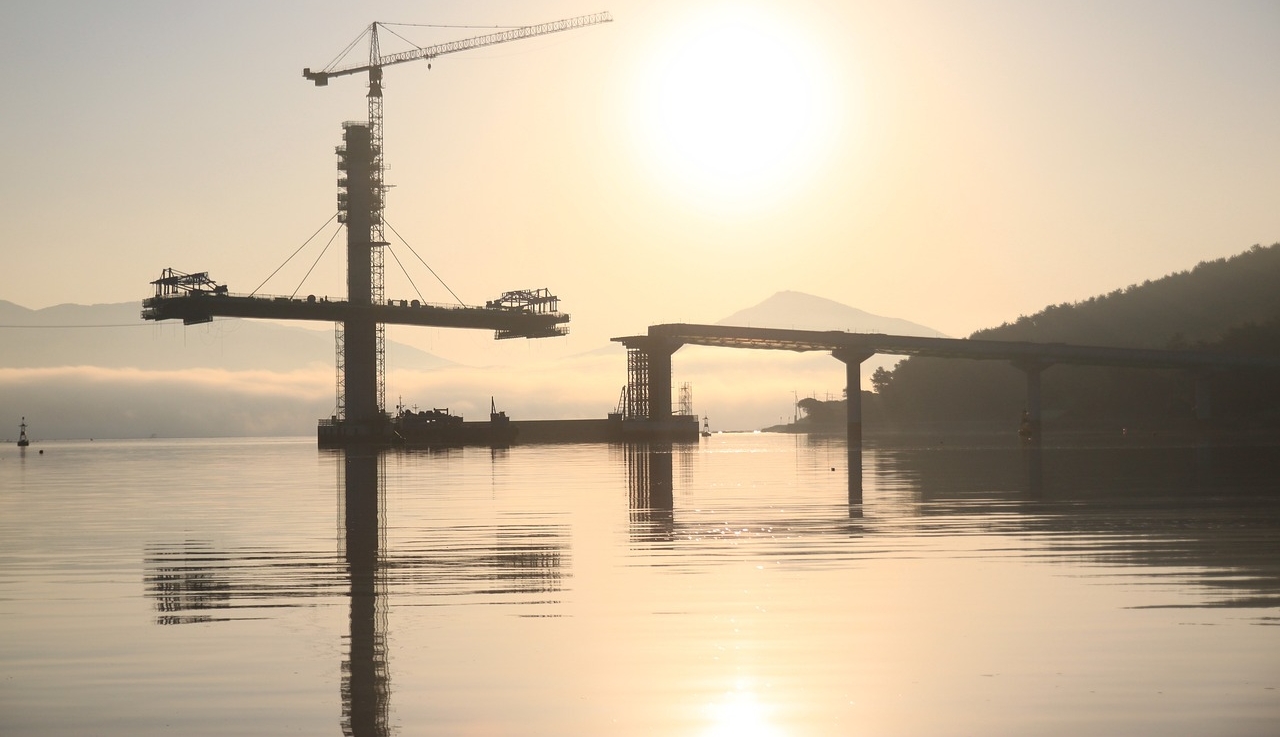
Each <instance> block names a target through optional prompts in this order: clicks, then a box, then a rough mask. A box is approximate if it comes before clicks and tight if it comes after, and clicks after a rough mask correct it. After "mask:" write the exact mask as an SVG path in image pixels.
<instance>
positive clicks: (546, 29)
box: [302, 11, 613, 87]
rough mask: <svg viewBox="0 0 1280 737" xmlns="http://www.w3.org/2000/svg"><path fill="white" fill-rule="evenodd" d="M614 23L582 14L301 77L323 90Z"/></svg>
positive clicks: (603, 15)
mask: <svg viewBox="0 0 1280 737" xmlns="http://www.w3.org/2000/svg"><path fill="white" fill-rule="evenodd" d="M612 20H613V16H612V15H610V14H609V12H608V11H604V12H600V13H594V14H592V15H582V16H578V17H576V18H566V19H564V20H558V21H552V22H551V23H541V24H539V25H536V26H522V27H520V28H512V29H510V30H506V31H499V32H497V33H489V34H486V35H483V36H476V37H474V38H466V39H462V40H460V41H449V42H447V43H442V44H436V45H434V46H424V47H422V48H418V49H412V50H410V51H402V52H399V53H395V54H387V55H385V56H380V57H378V61H377V63H376V64H360V65H358V66H352V67H345V68H342V69H331V70H321V71H318V72H313V71H311V69H310V68H307V69H303V70H302V76H303V77H306V78H307V79H309V80H311V81H313V82H315V83H316V86H317V87H323V86H325V85H327V84H328V82H329V77H343V76H346V75H348V74H359V73H360V72H368V71H372V70H373V69H377V68H380V67H385V66H390V65H392V64H403V63H404V62H408V61H418V60H419V59H433V58H435V57H437V56H441V55H443V54H453V53H457V52H459V51H468V50H470V49H477V48H481V47H483V46H492V45H494V44H500V43H507V42H508V41H518V40H520V39H523V38H531V37H533V36H542V35H545V34H548V33H558V32H560V31H571V30H574V29H575V28H585V27H586V26H592V25H596V24H598V23H609V22H611V21H612Z"/></svg>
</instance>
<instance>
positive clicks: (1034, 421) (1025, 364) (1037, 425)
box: [1013, 360, 1053, 443]
mask: <svg viewBox="0 0 1280 737" xmlns="http://www.w3.org/2000/svg"><path fill="white" fill-rule="evenodd" d="M1013 365H1014V366H1015V367H1017V368H1018V369H1020V370H1021V371H1022V372H1023V373H1024V374H1026V375H1027V416H1026V423H1025V429H1026V430H1027V431H1028V432H1029V435H1028V436H1027V437H1026V439H1027V440H1030V441H1031V442H1034V443H1039V442H1040V438H1041V433H1042V431H1043V429H1044V428H1043V424H1042V422H1041V417H1040V374H1041V372H1043V371H1044V370H1045V369H1047V368H1049V367H1050V366H1051V365H1053V364H1049V363H1044V362H1042V361H1035V360H1030V361H1015V362H1014V364H1013ZM1019 429H1020V430H1021V429H1022V428H1019Z"/></svg>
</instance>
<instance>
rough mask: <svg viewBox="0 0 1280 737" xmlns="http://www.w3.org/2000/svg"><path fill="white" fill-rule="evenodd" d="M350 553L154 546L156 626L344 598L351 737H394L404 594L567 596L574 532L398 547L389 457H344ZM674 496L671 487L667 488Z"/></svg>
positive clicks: (341, 542)
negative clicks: (392, 655)
mask: <svg viewBox="0 0 1280 737" xmlns="http://www.w3.org/2000/svg"><path fill="white" fill-rule="evenodd" d="M332 454H333V456H334V457H335V460H337V461H338V464H339V465H338V469H339V473H338V482H337V486H338V493H339V498H340V504H339V509H340V517H339V525H338V527H339V530H338V532H339V535H338V547H339V554H338V556H336V557H335V556H334V555H333V553H331V552H328V553H326V552H315V551H278V550H265V549H252V550H246V549H236V550H229V551H228V550H218V549H217V548H215V547H214V545H213V543H211V542H209V541H207V540H184V541H180V542H177V543H154V544H150V545H148V546H147V547H146V551H145V554H144V560H143V563H144V573H143V579H144V586H145V590H146V594H147V596H148V597H150V598H151V599H153V600H154V605H155V608H156V611H157V612H158V614H157V616H156V618H155V623H156V624H159V625H181V624H194V623H209V622H222V621H230V620H233V619H238V618H248V617H255V616H260V610H261V609H263V608H276V607H282V606H303V605H307V606H310V605H312V603H313V602H314V600H315V599H316V598H334V599H345V600H346V603H347V606H348V608H349V616H348V631H347V636H346V638H345V639H346V647H345V648H344V656H343V661H342V664H341V700H342V723H341V727H342V732H343V734H344V735H350V736H353V737H382V736H384V735H387V734H389V733H390V731H389V724H390V717H389V715H390V702H391V691H392V688H391V683H392V679H391V673H390V669H389V667H388V662H389V658H388V633H387V629H388V623H387V620H388V607H389V604H390V601H391V600H392V598H394V596H395V595H397V594H402V595H406V596H413V595H415V594H416V595H428V596H435V597H442V598H445V599H451V598H455V597H461V598H460V599H458V600H459V602H460V603H466V604H474V603H490V604H511V603H528V601H529V597H531V596H534V595H536V596H537V597H538V600H539V601H542V602H546V601H550V602H551V603H554V602H555V599H554V598H552V599H550V600H548V599H547V598H546V595H547V594H556V593H557V592H559V591H560V590H561V589H562V587H563V582H564V579H565V578H566V576H567V574H566V572H565V571H566V570H567V568H568V564H569V555H568V549H569V545H568V539H569V534H568V530H567V529H566V528H565V527H564V526H560V525H547V524H508V525H484V526H479V527H470V528H466V529H459V528H456V527H449V526H441V527H435V528H426V529H418V530H414V531H412V534H411V535H406V538H407V539H406V540H405V541H404V542H403V543H402V544H397V545H396V546H395V547H394V548H393V547H391V546H389V545H388V543H387V514H386V506H385V505H386V496H387V491H386V479H387V473H386V457H385V455H384V454H381V453H376V452H359V451H346V452H343V451H336V452H332ZM667 486H668V488H670V484H669V483H668V485H667Z"/></svg>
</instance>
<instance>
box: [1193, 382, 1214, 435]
mask: <svg viewBox="0 0 1280 737" xmlns="http://www.w3.org/2000/svg"><path fill="white" fill-rule="evenodd" d="M1212 380H1213V375H1212V374H1210V373H1208V372H1206V371H1202V372H1200V373H1197V374H1196V420H1198V421H1199V424H1200V425H1202V426H1203V425H1207V424H1208V423H1209V420H1211V419H1213V385H1212Z"/></svg>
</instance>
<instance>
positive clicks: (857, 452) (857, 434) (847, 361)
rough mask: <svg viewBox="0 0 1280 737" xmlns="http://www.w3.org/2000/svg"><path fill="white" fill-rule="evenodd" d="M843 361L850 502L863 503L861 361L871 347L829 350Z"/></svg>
mask: <svg viewBox="0 0 1280 737" xmlns="http://www.w3.org/2000/svg"><path fill="white" fill-rule="evenodd" d="M831 355H833V356H835V357H836V358H837V359H839V360H840V361H841V362H842V363H844V376H845V437H846V444H847V445H848V454H849V503H850V504H861V503H862V362H863V361H865V360H867V359H868V358H871V357H872V356H874V355H875V352H874V351H868V350H865V349H858V348H841V349H838V350H835V351H832V352H831Z"/></svg>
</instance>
